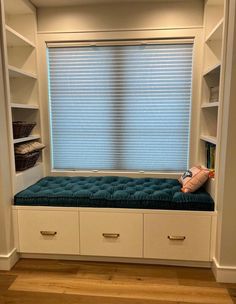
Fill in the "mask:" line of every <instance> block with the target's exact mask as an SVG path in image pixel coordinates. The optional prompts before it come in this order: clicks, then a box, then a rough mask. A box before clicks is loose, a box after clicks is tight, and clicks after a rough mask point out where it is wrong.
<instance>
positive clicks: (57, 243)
mask: <svg viewBox="0 0 236 304" xmlns="http://www.w3.org/2000/svg"><path fill="white" fill-rule="evenodd" d="M18 226H19V246H20V252H26V253H54V254H78V253H79V213H78V211H48V210H43V211H41V210H38V211H36V210H19V211H18Z"/></svg>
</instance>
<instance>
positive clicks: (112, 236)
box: [102, 233, 120, 239]
mask: <svg viewBox="0 0 236 304" xmlns="http://www.w3.org/2000/svg"><path fill="white" fill-rule="evenodd" d="M102 236H103V237H104V238H109V239H117V238H118V237H119V236H120V234H119V233H103V234H102Z"/></svg>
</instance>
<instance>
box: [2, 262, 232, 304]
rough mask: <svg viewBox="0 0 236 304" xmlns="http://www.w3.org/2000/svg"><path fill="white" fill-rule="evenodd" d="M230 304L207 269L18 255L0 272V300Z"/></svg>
mask: <svg viewBox="0 0 236 304" xmlns="http://www.w3.org/2000/svg"><path fill="white" fill-rule="evenodd" d="M16 303H19V304H55V303H58V304H75V303H76V304H118V303H119V304H141V303H142V304H144V303H145V304H161V303H163V304H164V303H165V304H176V303H179V304H180V303H182V304H183V303H185V304H187V303H188V304H190V303H198V304H200V303H201V304H204V303H213V304H218V303H219V304H224V303H225V304H226V303H227V304H228V303H236V284H219V283H216V282H215V279H214V276H213V274H212V272H211V270H209V269H203V268H185V267H167V266H153V265H136V264H118V263H117V264H116V263H97V262H75V261H53V260H50V261H49V260H30V259H22V260H20V261H19V262H18V263H17V265H16V266H15V267H14V268H13V269H12V271H10V272H3V271H2V272H0V304H16Z"/></svg>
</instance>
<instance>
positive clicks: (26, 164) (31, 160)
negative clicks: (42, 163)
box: [15, 151, 40, 171]
mask: <svg viewBox="0 0 236 304" xmlns="http://www.w3.org/2000/svg"><path fill="white" fill-rule="evenodd" d="M39 154H40V152H39V151H34V152H32V153H26V154H15V164H16V171H23V170H26V169H29V168H31V167H33V166H34V165H35V164H36V162H37V160H38V158H39Z"/></svg>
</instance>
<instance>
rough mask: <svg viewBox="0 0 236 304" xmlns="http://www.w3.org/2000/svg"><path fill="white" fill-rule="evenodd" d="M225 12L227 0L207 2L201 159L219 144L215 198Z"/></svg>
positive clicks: (210, 187) (203, 162)
mask: <svg viewBox="0 0 236 304" xmlns="http://www.w3.org/2000/svg"><path fill="white" fill-rule="evenodd" d="M224 15H225V8H224V0H208V1H206V2H205V10H204V29H205V39H204V41H205V43H204V58H203V73H202V88H201V106H200V124H199V125H200V145H199V162H200V163H201V165H202V166H204V167H207V165H208V164H207V147H208V149H209V145H211V148H210V149H214V146H215V165H214V168H210V169H215V179H214V180H213V179H212V180H209V182H208V184H207V189H208V191H209V193H210V194H211V195H212V196H213V198H215V184H216V181H217V155H218V154H217V153H218V149H217V145H218V142H219V138H218V133H219V132H218V125H219V112H220V109H221V107H222V104H223V98H222V96H223V94H222V86H223V81H222V69H223V65H224V62H223V43H224V27H225V25H224V20H225V16H224ZM213 94H214V96H213ZM212 145H213V146H212ZM212 147H213V148H212ZM208 151H209V150H208ZM211 151H212V150H211ZM208 153H209V152H208ZM208 157H209V154H208Z"/></svg>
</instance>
